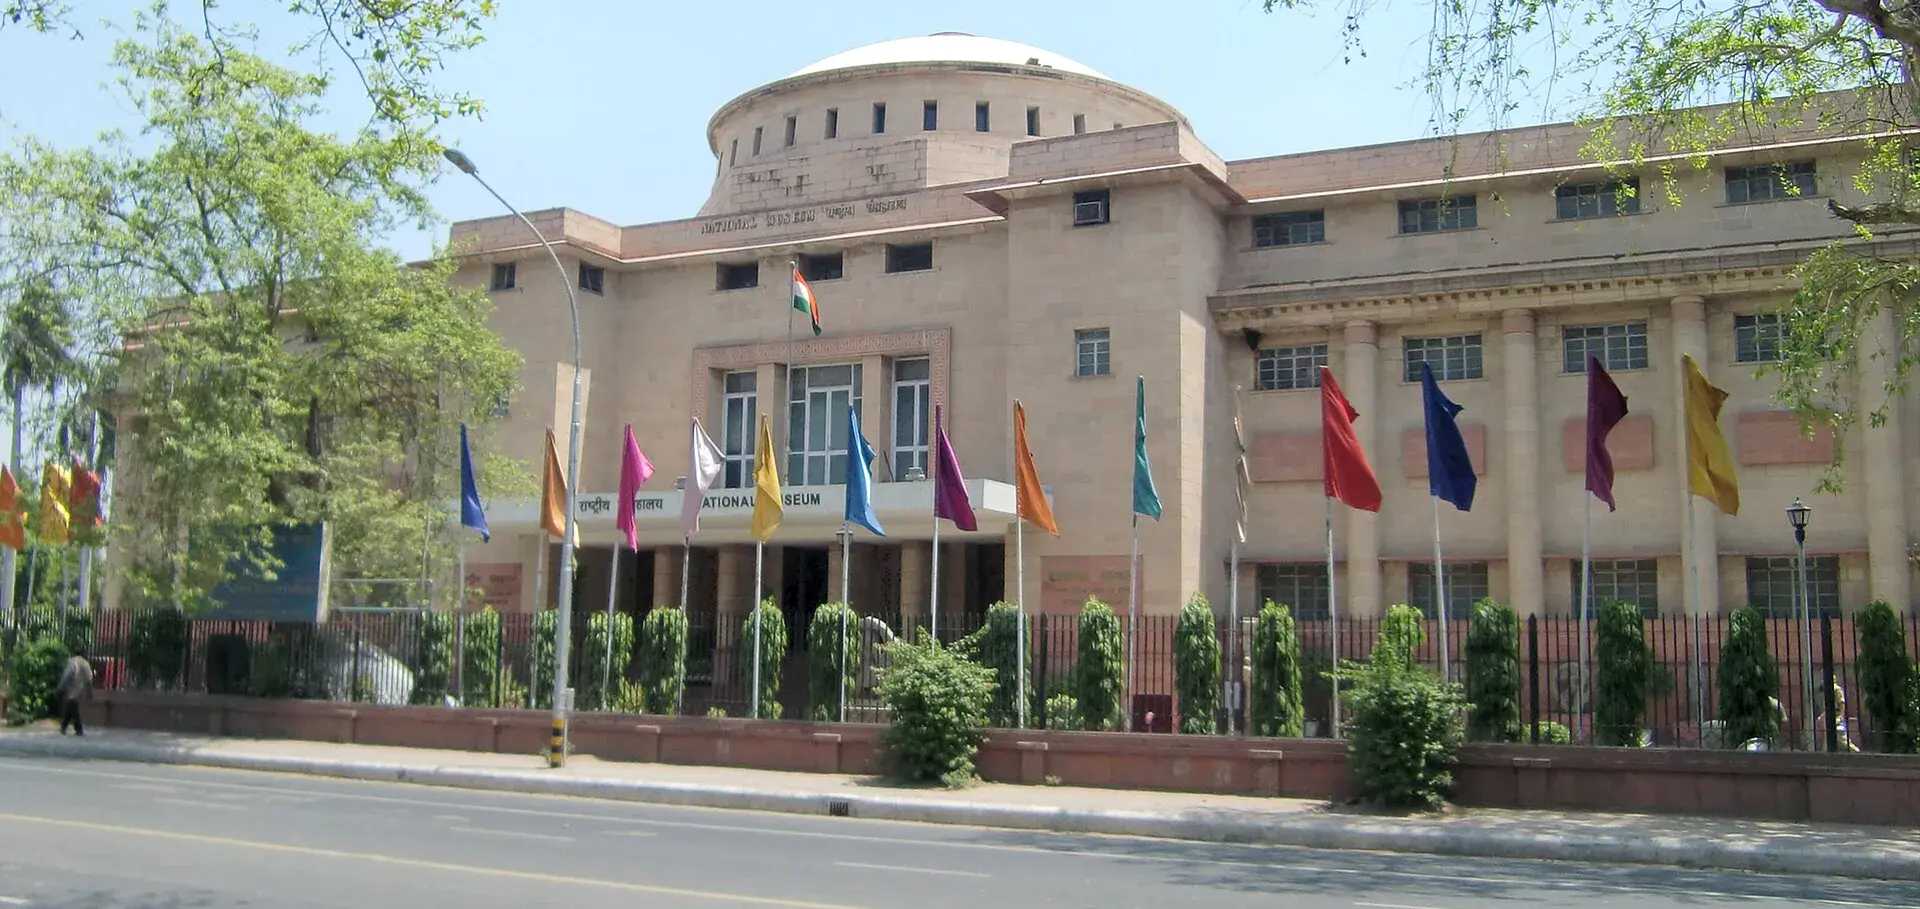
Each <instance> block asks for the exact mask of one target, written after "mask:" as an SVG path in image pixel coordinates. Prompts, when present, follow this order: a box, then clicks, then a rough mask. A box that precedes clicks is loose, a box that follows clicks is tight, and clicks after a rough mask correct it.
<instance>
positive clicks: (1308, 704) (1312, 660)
mask: <svg viewBox="0 0 1920 909" xmlns="http://www.w3.org/2000/svg"><path fill="white" fill-rule="evenodd" d="M1328 646H1332V644H1331V642H1329V644H1328ZM1300 703H1301V706H1302V707H1304V708H1305V716H1306V718H1307V719H1309V720H1312V721H1314V722H1317V723H1319V724H1320V734H1321V735H1332V734H1333V655H1332V653H1331V652H1329V651H1326V650H1307V651H1303V652H1302V653H1301V654H1300Z"/></svg>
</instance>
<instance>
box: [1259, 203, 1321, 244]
mask: <svg viewBox="0 0 1920 909" xmlns="http://www.w3.org/2000/svg"><path fill="white" fill-rule="evenodd" d="M1326 241H1327V213H1326V212H1324V211H1317V210H1316V211H1286V212H1281V213H1279V214H1274V215H1255V216H1254V218H1253V245H1254V247H1255V248H1264V247H1268V246H1299V245H1301V244H1303V243H1325V242H1326Z"/></svg>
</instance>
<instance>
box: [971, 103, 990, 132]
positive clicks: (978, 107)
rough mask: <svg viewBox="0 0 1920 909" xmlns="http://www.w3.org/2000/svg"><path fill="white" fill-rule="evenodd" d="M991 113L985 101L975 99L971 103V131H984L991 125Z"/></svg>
mask: <svg viewBox="0 0 1920 909" xmlns="http://www.w3.org/2000/svg"><path fill="white" fill-rule="evenodd" d="M992 118H993V113H992V110H991V108H989V107H988V105H987V102H985V101H976V102H974V105H973V131H974V132H976V133H984V132H986V131H987V130H988V128H989V127H990V126H991V121H992Z"/></svg>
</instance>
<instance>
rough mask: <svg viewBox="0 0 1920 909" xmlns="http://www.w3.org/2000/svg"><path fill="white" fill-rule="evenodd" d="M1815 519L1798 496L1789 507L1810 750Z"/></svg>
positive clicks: (1803, 703)
mask: <svg viewBox="0 0 1920 909" xmlns="http://www.w3.org/2000/svg"><path fill="white" fill-rule="evenodd" d="M1812 517H1813V507H1812V506H1810V505H1808V504H1807V503H1805V502H1802V501H1800V498H1799V497H1798V496H1795V497H1794V500H1793V504H1792V505H1788V506H1787V523H1788V524H1790V525H1792V527H1793V549H1794V557H1793V569H1794V582H1795V583H1794V587H1795V589H1796V590H1798V591H1799V592H1800V615H1799V620H1800V681H1801V685H1800V703H1801V706H1800V715H1801V717H1802V719H1803V720H1804V722H1805V726H1804V727H1803V728H1805V730H1806V736H1807V743H1808V747H1809V749H1810V750H1811V748H1812V744H1813V742H1815V741H1817V739H1816V737H1815V735H1814V730H1813V726H1814V714H1813V597H1812V592H1811V591H1809V590H1808V589H1807V522H1808V520H1809V519H1811V518H1812Z"/></svg>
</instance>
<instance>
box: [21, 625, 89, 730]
mask: <svg viewBox="0 0 1920 909" xmlns="http://www.w3.org/2000/svg"><path fill="white" fill-rule="evenodd" d="M72 655H73V654H72V651H69V650H68V649H67V645H66V643H65V642H64V641H61V640H60V638H58V637H56V636H53V635H48V636H45V637H38V638H30V639H28V640H27V642H26V643H24V644H19V645H16V646H15V647H14V648H13V654H12V659H11V660H10V661H9V664H8V667H7V670H8V679H7V722H8V723H11V724H14V725H20V724H22V723H31V722H33V721H34V720H37V719H40V718H41V717H44V716H51V715H52V714H53V711H54V709H55V708H57V707H58V706H59V704H58V703H56V700H55V695H54V689H55V688H57V687H59V685H60V673H61V672H62V671H63V670H65V669H66V668H67V658H68V657H70V656H72Z"/></svg>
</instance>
